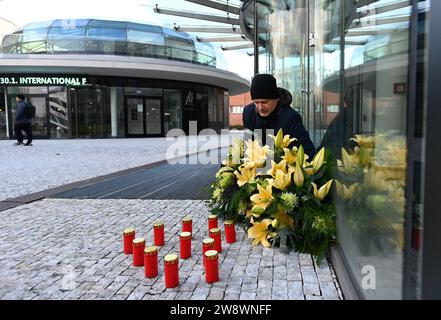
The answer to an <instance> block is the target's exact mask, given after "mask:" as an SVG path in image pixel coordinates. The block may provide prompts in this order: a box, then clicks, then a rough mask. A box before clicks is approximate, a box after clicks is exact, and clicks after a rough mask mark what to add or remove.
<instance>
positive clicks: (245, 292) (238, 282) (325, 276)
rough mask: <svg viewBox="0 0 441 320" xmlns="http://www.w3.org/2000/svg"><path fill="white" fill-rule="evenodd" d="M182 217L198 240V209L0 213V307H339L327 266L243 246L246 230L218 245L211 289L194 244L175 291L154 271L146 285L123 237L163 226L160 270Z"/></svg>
mask: <svg viewBox="0 0 441 320" xmlns="http://www.w3.org/2000/svg"><path fill="white" fill-rule="evenodd" d="M189 211H191V212H192V216H193V219H194V221H195V223H194V226H193V227H194V231H195V232H194V239H196V238H197V237H200V239H203V238H205V237H206V230H205V229H206V223H205V222H206V216H207V215H208V214H209V208H208V207H207V206H206V204H205V203H204V202H203V201H194V200H124V199H105V200H92V199H87V200H77V199H44V200H41V201H36V202H33V203H31V204H28V205H23V206H20V207H17V208H14V209H10V210H7V211H6V212H4V219H3V220H2V221H0V230H1V232H0V260H1V261H2V262H5V263H4V264H3V265H2V269H1V270H0V278H2V279H7V282H5V283H2V287H1V288H0V299H8V298H9V299H40V300H41V299H63V300H66V299H103V300H112V299H115V300H116V299H130V300H132V299H133V300H157V299H177V300H180V299H181V300H191V299H193V300H194V299H196V300H206V299H214V300H221V299H224V300H229V299H231V300H238V299H246V300H254V299H265V300H267V299H304V298H305V295H307V296H310V297H314V296H320V297H323V298H325V299H336V298H337V299H341V290H340V288H339V286H338V282H337V280H336V277H335V273H334V272H333V270H332V266H330V265H329V264H328V263H327V262H326V264H321V265H319V266H318V265H315V264H314V263H315V262H313V260H312V258H311V256H310V255H304V254H300V255H299V254H297V253H293V252H289V253H283V252H282V251H280V250H278V249H268V248H264V247H262V246H260V247H251V246H250V242H249V240H248V238H247V235H246V233H245V232H242V233H238V242H236V243H234V244H231V245H225V246H224V252H223V253H222V254H221V256H220V257H221V258H220V260H219V270H220V281H218V282H216V283H213V284H207V283H205V275H204V267H203V265H202V260H201V258H200V257H201V247H200V246H196V247H194V249H193V256H192V257H191V258H189V259H187V260H185V261H183V260H180V273H179V277H180V285H179V286H178V287H177V288H173V289H166V288H165V279H164V271H163V270H162V268H160V269H159V275H158V277H155V278H151V279H147V278H145V276H144V270H143V268H142V267H139V268H137V267H133V265H132V256H131V255H125V254H123V253H122V249H121V248H122V246H121V230H123V229H124V228H125V227H127V226H131V225H133V226H134V227H135V228H136V230H146V226H149V225H151V224H152V223H153V221H156V220H159V219H161V220H164V221H165V222H166V225H167V226H168V235H169V238H170V240H169V242H167V243H166V245H165V246H163V247H161V248H160V251H159V257H158V260H159V261H160V263H162V260H163V258H164V256H165V255H166V254H168V253H171V252H179V241H178V240H176V239H179V237H177V235H178V233H179V231H180V228H181V225H180V219H181V218H182V215H183V212H189ZM23 212H26V214H23ZM140 212H141V213H142V212H147V213H148V214H140ZM29 213H31V214H29ZM196 221H201V222H200V224H199V225H198V224H197V223H196ZM11 226H15V227H14V228H11ZM60 234H62V235H63V236H62V240H61V241H60V236H59V235H60ZM85 234H87V235H88V237H87V241H86V239H85V237H84V235H85ZM139 234H142V231H139ZM9 239H16V240H14V242H13V243H12V242H11V241H10V240H9ZM17 239H18V240H17ZM239 239H240V241H239ZM151 240H152V237H150V238H147V241H151ZM29 244H32V245H31V246H29ZM11 245H14V246H15V248H16V250H15V251H14V252H11V251H10V250H9V248H10V246H11ZM193 245H194V246H195V245H196V244H195V243H193ZM20 248H22V249H20ZM17 251H19V252H20V254H19V253H18V252H17ZM30 255H32V258H33V259H30V258H29V256H30ZM316 269H317V271H316ZM302 281H303V282H304V285H303V284H302ZM319 286H320V287H319Z"/></svg>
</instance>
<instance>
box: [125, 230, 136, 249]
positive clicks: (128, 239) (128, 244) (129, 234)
mask: <svg viewBox="0 0 441 320" xmlns="http://www.w3.org/2000/svg"><path fill="white" fill-rule="evenodd" d="M123 234H124V236H123V238H124V253H125V254H132V253H133V248H132V243H133V240H134V239H135V228H125V229H124V232H123Z"/></svg>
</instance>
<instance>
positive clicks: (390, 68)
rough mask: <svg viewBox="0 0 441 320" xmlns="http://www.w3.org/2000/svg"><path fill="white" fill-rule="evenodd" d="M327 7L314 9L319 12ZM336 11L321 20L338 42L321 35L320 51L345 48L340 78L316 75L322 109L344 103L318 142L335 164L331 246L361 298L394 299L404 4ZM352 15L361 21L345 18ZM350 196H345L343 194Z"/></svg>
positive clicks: (399, 257) (402, 167)
mask: <svg viewBox="0 0 441 320" xmlns="http://www.w3.org/2000/svg"><path fill="white" fill-rule="evenodd" d="M327 3H328V7H329V1H317V2H316V5H318V6H321V8H326V4H327ZM334 3H337V1H334ZM337 7H340V10H341V14H340V15H329V16H328V18H329V19H328V20H327V21H326V20H325V21H326V22H327V23H329V24H330V25H331V26H332V25H341V24H342V23H345V25H344V31H345V33H344V37H343V38H339V37H338V36H337V37H335V35H332V36H328V34H329V33H330V32H332V28H331V29H327V28H326V26H324V28H322V29H324V30H325V33H324V39H325V41H326V42H327V43H326V42H325V47H328V48H332V45H333V44H338V43H339V42H340V41H344V61H345V64H344V69H343V70H342V73H341V74H340V76H333V75H332V73H333V70H326V71H325V70H324V71H323V72H322V74H323V76H324V79H323V82H324V83H325V84H326V85H325V87H324V88H325V89H326V91H328V93H327V94H328V101H329V102H330V103H329V104H330V105H333V104H334V101H332V100H334V98H336V96H335V95H336V94H339V91H340V90H341V89H342V92H341V96H342V97H343V101H341V102H340V108H339V109H340V110H339V112H338V113H337V114H336V115H332V116H331V117H332V118H333V119H332V121H331V122H330V124H329V129H328V132H327V133H326V135H325V137H324V141H323V144H324V145H325V146H328V145H329V146H330V147H331V148H332V150H333V153H334V155H335V156H336V157H337V158H338V159H341V160H342V161H340V162H338V165H337V166H336V168H335V178H336V181H337V198H336V199H337V230H338V243H339V246H340V247H341V249H342V251H343V252H344V255H345V257H346V259H347V262H348V266H347V267H348V268H349V269H350V270H351V272H352V274H353V275H354V276H355V278H356V284H355V285H356V286H357V287H358V289H359V291H360V292H361V295H362V296H363V297H364V298H367V299H401V298H402V275H403V268H402V266H403V249H404V247H403V246H404V230H403V225H404V202H405V198H404V190H405V178H406V174H405V173H406V155H407V145H406V134H407V118H406V115H407V79H408V64H409V56H408V51H409V29H408V28H409V13H410V3H409V1H383V0H379V1H370V2H369V5H368V6H361V5H358V6H357V5H355V4H353V3H352V4H348V3H345V4H344V6H337ZM316 14H317V13H316ZM355 14H358V16H359V17H362V18H360V19H351V17H353V16H354V15H355ZM337 17H340V18H337ZM392 18H393V19H392ZM337 19H340V21H338V20H337ZM397 20H399V22H397V23H396V22H394V21H397ZM326 30H329V31H326ZM329 58H330V59H333V57H332V56H330V57H329ZM334 59H337V58H336V57H334ZM318 61H320V60H318ZM315 62H317V56H316V60H315ZM330 64H331V63H330ZM316 67H318V66H317V65H316ZM317 69H319V68H317ZM323 69H326V68H325V67H323ZM341 75H344V77H343V78H341ZM342 80H343V82H341V81H342ZM339 81H340V83H343V85H344V87H343V88H341V86H339V84H338V82H339ZM333 82H334V83H333ZM338 88H341V89H338ZM336 89H337V90H336ZM323 106H325V104H323ZM332 110H335V107H332V108H331V110H329V105H328V106H327V111H332ZM331 117H329V118H328V115H326V116H325V117H323V119H322V122H323V123H324V124H327V123H328V121H329V120H330V118H331ZM351 138H354V140H350V139H351ZM341 148H344V149H343V150H342V149H341ZM345 188H347V189H345ZM349 189H350V190H351V193H350V194H349V193H348V192H344V191H345V190H349ZM366 268H371V269H369V270H375V275H376V278H375V283H376V286H375V288H372V287H371V286H367V285H366V282H364V280H363V279H364V276H365V273H366V270H367V269H366Z"/></svg>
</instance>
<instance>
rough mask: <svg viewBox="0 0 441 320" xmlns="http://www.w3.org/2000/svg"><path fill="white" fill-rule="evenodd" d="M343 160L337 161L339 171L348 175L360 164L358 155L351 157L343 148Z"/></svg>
mask: <svg viewBox="0 0 441 320" xmlns="http://www.w3.org/2000/svg"><path fill="white" fill-rule="evenodd" d="M341 158H342V160H340V159H338V160H337V165H338V169H339V170H340V171H342V172H344V173H346V174H350V173H352V171H353V170H354V167H355V166H356V164H357V163H358V161H357V156H356V155H353V156H351V155H349V153H348V152H347V151H346V149H345V148H341Z"/></svg>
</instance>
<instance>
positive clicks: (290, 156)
mask: <svg viewBox="0 0 441 320" xmlns="http://www.w3.org/2000/svg"><path fill="white" fill-rule="evenodd" d="M283 152H285V155H284V156H282V159H283V160H284V161H286V163H287V164H290V165H293V164H294V163H296V161H297V147H294V148H292V150H291V149H288V148H284V149H283Z"/></svg>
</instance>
